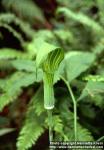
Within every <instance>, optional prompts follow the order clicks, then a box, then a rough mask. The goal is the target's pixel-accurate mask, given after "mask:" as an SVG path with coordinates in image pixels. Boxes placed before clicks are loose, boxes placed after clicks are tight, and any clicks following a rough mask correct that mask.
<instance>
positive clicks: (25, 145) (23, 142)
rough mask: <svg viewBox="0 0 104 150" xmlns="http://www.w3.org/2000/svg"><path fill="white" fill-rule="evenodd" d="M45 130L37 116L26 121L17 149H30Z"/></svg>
mask: <svg viewBox="0 0 104 150" xmlns="http://www.w3.org/2000/svg"><path fill="white" fill-rule="evenodd" d="M43 132H44V130H43V128H42V127H41V125H40V124H37V121H36V120H35V118H33V119H32V120H30V122H27V123H25V125H24V127H23V128H22V130H21V132H20V135H19V138H18V142H17V150H27V149H29V148H30V147H31V146H32V145H33V144H35V142H36V141H37V139H38V138H39V137H40V135H41V134H42V133H43Z"/></svg>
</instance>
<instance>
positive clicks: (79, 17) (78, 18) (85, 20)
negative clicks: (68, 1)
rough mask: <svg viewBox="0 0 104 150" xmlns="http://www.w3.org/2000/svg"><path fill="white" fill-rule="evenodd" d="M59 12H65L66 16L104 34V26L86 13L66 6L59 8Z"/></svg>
mask: <svg viewBox="0 0 104 150" xmlns="http://www.w3.org/2000/svg"><path fill="white" fill-rule="evenodd" d="M58 13H63V14H64V15H65V17H68V18H72V19H73V20H75V21H77V22H79V23H81V24H83V25H86V26H88V27H90V28H92V29H93V31H94V32H99V33H103V34H104V30H103V27H102V26H100V24H98V23H97V22H96V21H94V20H92V19H90V18H89V17H88V16H86V15H84V14H83V13H75V12H73V11H71V10H70V9H68V8H65V7H62V8H59V9H58Z"/></svg>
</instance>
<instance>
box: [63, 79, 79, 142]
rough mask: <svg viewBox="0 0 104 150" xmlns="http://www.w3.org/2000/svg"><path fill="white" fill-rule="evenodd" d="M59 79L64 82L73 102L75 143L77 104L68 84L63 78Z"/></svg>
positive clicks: (75, 134)
mask: <svg viewBox="0 0 104 150" xmlns="http://www.w3.org/2000/svg"><path fill="white" fill-rule="evenodd" d="M61 78H62V80H63V81H64V82H65V84H66V86H67V88H68V90H69V93H70V95H71V98H72V101H73V106H74V136H75V141H77V102H76V100H75V97H74V94H73V91H72V89H71V87H70V84H69V83H68V82H67V81H66V80H65V79H64V78H63V77H61Z"/></svg>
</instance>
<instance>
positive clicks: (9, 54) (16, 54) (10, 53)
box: [0, 48, 32, 60]
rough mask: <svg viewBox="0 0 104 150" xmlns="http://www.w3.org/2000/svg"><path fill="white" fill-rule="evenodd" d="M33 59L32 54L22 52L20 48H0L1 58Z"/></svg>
mask: <svg viewBox="0 0 104 150" xmlns="http://www.w3.org/2000/svg"><path fill="white" fill-rule="evenodd" d="M15 58H18V59H31V58H32V56H31V55H29V54H27V53H24V52H20V51H18V50H15V49H11V48H2V49H0V60H6V59H15Z"/></svg>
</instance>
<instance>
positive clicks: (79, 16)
mask: <svg viewBox="0 0 104 150" xmlns="http://www.w3.org/2000/svg"><path fill="white" fill-rule="evenodd" d="M103 16H104V1H103V0H83V1H82V0H77V1H75V0H56V1H55V0H53V1H52V0H50V1H49V0H45V1H44V2H43V1H41V0H40V1H38V0H21V1H18V0H8V1H7V0H1V1H0V141H1V142H0V150H6V149H9V150H12V149H13V150H14V149H18V150H26V149H29V148H31V149H32V148H33V149H37V150H38V149H39V150H40V149H48V125H49V121H48V118H47V112H46V110H45V109H44V100H43V82H42V79H43V72H42V70H41V69H40V68H38V69H37V67H36V62H35V60H36V55H37V53H38V51H39V50H40V49H41V52H40V53H41V54H42V57H43V55H44V54H45V50H46V49H48V47H47V45H45V44H41V43H42V41H45V42H47V43H48V44H53V45H55V46H58V47H61V48H62V49H63V50H64V53H65V59H64V61H63V63H62V65H61V66H60V68H59V70H58V71H57V73H56V76H55V79H54V91H55V109H54V110H53V124H52V126H53V129H54V139H55V140H62V141H73V140H74V134H73V133H74V126H73V120H74V112H73V102H72V100H71V97H70V94H69V92H68V89H67V87H66V85H65V83H64V81H63V80H62V79H61V78H60V76H59V75H61V76H62V77H63V78H64V79H65V80H66V81H67V83H68V84H69V83H70V85H71V87H72V90H73V92H74V95H75V98H76V100H77V120H78V124H77V128H78V131H77V138H78V139H77V140H79V141H97V140H98V139H99V138H102V137H103V135H104V121H103V119H104V18H103ZM39 58H40V56H39ZM10 138H11V139H12V140H9V139H10ZM43 140H44V141H45V144H44V145H43ZM102 140H103V138H102ZM3 141H5V142H6V143H7V144H6V145H4V144H2V142H3Z"/></svg>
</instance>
